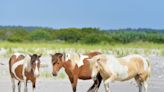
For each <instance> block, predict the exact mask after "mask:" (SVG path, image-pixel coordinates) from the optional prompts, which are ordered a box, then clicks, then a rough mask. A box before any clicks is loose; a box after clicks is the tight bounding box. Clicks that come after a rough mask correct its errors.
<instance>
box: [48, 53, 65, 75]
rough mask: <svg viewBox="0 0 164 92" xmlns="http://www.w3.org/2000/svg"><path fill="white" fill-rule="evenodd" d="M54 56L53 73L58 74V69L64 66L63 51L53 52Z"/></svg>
mask: <svg viewBox="0 0 164 92" xmlns="http://www.w3.org/2000/svg"><path fill="white" fill-rule="evenodd" d="M51 57H52V61H51V62H52V67H53V70H52V75H53V76H57V73H58V71H59V70H60V69H61V68H62V67H63V53H55V54H53V55H52V54H51Z"/></svg>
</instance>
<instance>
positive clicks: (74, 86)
mask: <svg viewBox="0 0 164 92" xmlns="http://www.w3.org/2000/svg"><path fill="white" fill-rule="evenodd" d="M77 81H78V78H77V77H74V81H73V83H72V88H73V92H76V86H77Z"/></svg>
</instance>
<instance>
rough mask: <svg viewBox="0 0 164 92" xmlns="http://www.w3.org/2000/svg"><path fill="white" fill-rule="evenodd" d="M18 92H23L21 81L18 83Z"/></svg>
mask: <svg viewBox="0 0 164 92" xmlns="http://www.w3.org/2000/svg"><path fill="white" fill-rule="evenodd" d="M18 92H21V81H19V82H18Z"/></svg>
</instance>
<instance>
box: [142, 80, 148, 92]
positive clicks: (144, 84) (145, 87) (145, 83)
mask: <svg viewBox="0 0 164 92" xmlns="http://www.w3.org/2000/svg"><path fill="white" fill-rule="evenodd" d="M143 87H144V91H145V92H147V88H148V84H147V81H144V82H143Z"/></svg>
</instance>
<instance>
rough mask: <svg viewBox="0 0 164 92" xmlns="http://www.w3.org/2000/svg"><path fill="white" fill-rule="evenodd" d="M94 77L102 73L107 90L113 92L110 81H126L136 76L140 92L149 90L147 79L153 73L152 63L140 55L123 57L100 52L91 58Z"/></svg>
mask: <svg viewBox="0 0 164 92" xmlns="http://www.w3.org/2000/svg"><path fill="white" fill-rule="evenodd" d="M88 60H89V61H90V63H91V64H90V67H91V68H92V78H94V77H96V76H97V74H98V73H100V75H101V77H102V79H103V81H104V86H105V90H106V92H111V91H110V89H109V82H111V81H126V80H129V79H132V78H134V79H135V81H136V82H137V84H138V87H139V92H142V87H144V92H147V88H148V83H147V80H148V79H149V77H150V73H151V64H150V62H149V61H148V59H146V58H144V57H143V56H140V55H128V56H125V57H122V58H116V57H115V56H113V55H107V54H100V55H96V56H94V57H93V58H91V59H88Z"/></svg>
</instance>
